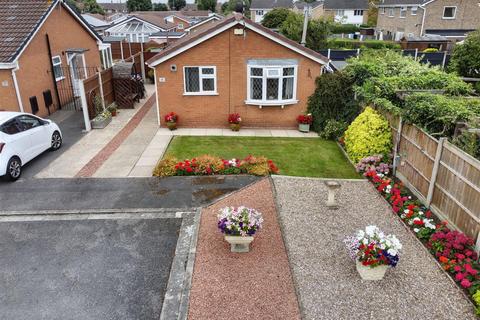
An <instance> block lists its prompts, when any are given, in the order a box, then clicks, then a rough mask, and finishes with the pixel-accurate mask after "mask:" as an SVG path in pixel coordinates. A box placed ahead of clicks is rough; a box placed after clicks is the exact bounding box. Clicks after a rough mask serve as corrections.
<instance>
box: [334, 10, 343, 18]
mask: <svg viewBox="0 0 480 320" xmlns="http://www.w3.org/2000/svg"><path fill="white" fill-rule="evenodd" d="M335 15H336V16H337V17H343V16H345V10H335Z"/></svg>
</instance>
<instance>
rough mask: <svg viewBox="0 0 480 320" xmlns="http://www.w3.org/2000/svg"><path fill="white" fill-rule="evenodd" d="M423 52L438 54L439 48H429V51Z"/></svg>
mask: <svg viewBox="0 0 480 320" xmlns="http://www.w3.org/2000/svg"><path fill="white" fill-rule="evenodd" d="M422 52H424V53H434V52H438V49H437V48H427V49H425V50H423V51H422Z"/></svg>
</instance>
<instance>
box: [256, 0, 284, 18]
mask: <svg viewBox="0 0 480 320" xmlns="http://www.w3.org/2000/svg"><path fill="white" fill-rule="evenodd" d="M292 7H293V1H292V0H252V2H251V4H250V17H251V19H252V21H253V22H256V23H261V22H262V20H263V16H264V15H266V14H267V12H269V11H272V10H273V9H275V8H287V9H292Z"/></svg>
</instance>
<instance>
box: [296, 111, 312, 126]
mask: <svg viewBox="0 0 480 320" xmlns="http://www.w3.org/2000/svg"><path fill="white" fill-rule="evenodd" d="M312 121H313V118H312V115H311V114H310V113H308V114H300V115H299V116H298V117H297V123H299V124H312Z"/></svg>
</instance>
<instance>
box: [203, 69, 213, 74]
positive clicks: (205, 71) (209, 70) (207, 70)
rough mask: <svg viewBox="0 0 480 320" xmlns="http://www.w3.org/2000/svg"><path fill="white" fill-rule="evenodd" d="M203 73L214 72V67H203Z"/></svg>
mask: <svg viewBox="0 0 480 320" xmlns="http://www.w3.org/2000/svg"><path fill="white" fill-rule="evenodd" d="M202 74H214V71H213V68H202Z"/></svg>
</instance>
